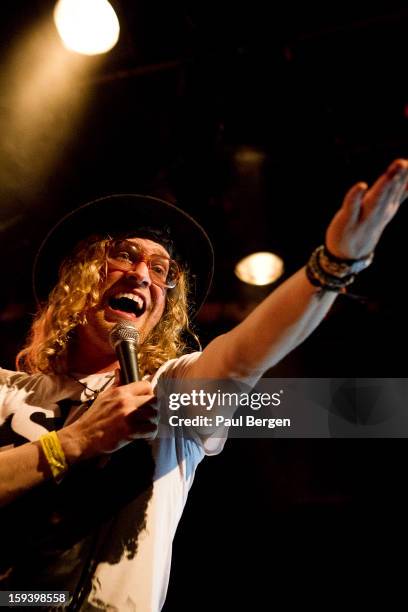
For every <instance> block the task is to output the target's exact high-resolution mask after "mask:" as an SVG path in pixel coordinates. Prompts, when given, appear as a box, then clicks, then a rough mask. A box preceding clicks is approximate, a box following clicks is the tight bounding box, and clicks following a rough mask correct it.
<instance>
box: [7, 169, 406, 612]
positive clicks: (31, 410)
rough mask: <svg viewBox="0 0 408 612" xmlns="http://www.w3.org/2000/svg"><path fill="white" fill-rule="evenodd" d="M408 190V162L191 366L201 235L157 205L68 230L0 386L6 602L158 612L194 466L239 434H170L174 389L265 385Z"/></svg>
mask: <svg viewBox="0 0 408 612" xmlns="http://www.w3.org/2000/svg"><path fill="white" fill-rule="evenodd" d="M407 183H408V161H407V160H396V161H395V162H394V163H393V164H391V166H390V167H389V168H388V169H387V171H386V172H385V173H384V174H383V175H382V176H381V177H379V179H378V180H377V181H376V182H375V183H374V184H373V185H372V186H371V187H370V188H369V187H368V186H367V185H366V184H365V183H358V184H357V185H355V186H354V187H353V188H352V189H351V190H350V191H349V192H348V193H347V195H346V197H345V199H344V202H343V205H342V207H341V209H340V210H339V211H338V212H337V214H336V215H335V217H334V218H333V220H332V222H331V223H330V225H329V228H328V230H327V232H326V240H325V245H324V246H322V247H319V248H318V249H316V250H315V251H314V252H313V254H312V256H311V258H310V260H309V262H308V264H307V266H306V267H305V268H302V269H301V270H299V271H298V272H297V273H296V274H294V275H293V276H292V277H291V278H289V279H288V280H287V281H286V282H284V283H283V284H282V285H280V286H279V288H278V289H276V290H275V291H273V292H272V293H271V294H270V295H269V297H267V298H266V299H265V300H264V301H263V302H262V303H261V304H260V305H259V306H258V307H257V308H256V309H255V310H254V311H253V312H252V313H251V314H250V315H249V316H248V317H247V318H246V319H245V320H244V321H243V322H242V323H240V324H239V325H238V326H237V327H235V328H234V329H232V330H231V331H229V332H228V333H226V334H223V335H222V336H219V337H217V338H215V339H214V340H213V341H212V342H211V343H210V344H209V345H208V346H207V347H206V348H205V349H204V350H203V351H196V352H187V343H188V336H189V334H190V335H193V334H192V332H190V329H189V316H191V314H194V312H195V311H197V310H198V308H199V307H200V305H201V304H202V302H203V301H204V299H205V297H206V295H207V292H208V289H209V286H210V283H211V278H212V270H213V253H212V247H211V244H210V242H209V239H208V237H207V235H206V233H205V232H204V230H203V229H202V228H201V227H200V226H199V225H198V224H197V223H196V222H195V221H194V220H193V219H192V218H191V217H190V216H188V215H187V214H186V213H184V212H183V211H182V210H180V209H178V208H177V207H175V206H173V205H171V204H168V203H166V202H163V201H161V200H158V199H156V198H152V197H148V196H136V195H118V196H110V197H107V198H102V199H100V200H96V201H94V202H91V203H89V204H86V205H85V206H82V207H81V208H79V209H77V210H75V211H73V212H72V213H70V214H69V215H67V216H66V217H64V219H62V220H61V221H60V222H59V223H58V224H57V225H56V226H55V227H54V228H53V229H52V230H51V232H50V233H49V234H48V236H47V238H46V239H45V241H44V243H43V244H42V246H41V248H40V251H39V253H38V255H37V258H36V261H35V265H34V289H35V292H36V296H37V299H38V301H39V303H40V307H39V311H38V313H37V316H36V318H35V321H34V323H33V325H32V329H31V333H30V336H29V338H28V341H27V344H26V346H25V347H24V348H23V350H22V351H21V352H20V353H19V355H18V356H17V364H18V371H17V372H12V371H7V370H0V446H1V447H2V448H1V450H2V452H0V505H1V506H2V508H1V514H0V516H1V552H0V589H2V590H24V591H30V590H31V591H44V592H45V591H54V592H62V591H68V592H69V594H70V599H69V601H70V604H69V606H70V607H69V609H70V610H81V611H85V610H118V611H120V612H122V611H127V610H129V611H135V610H137V611H143V612H150V611H157V610H160V609H161V607H162V606H163V603H164V600H165V595H166V590H167V584H168V578H169V572H170V561H171V547H172V541H173V538H174V535H175V531H176V528H177V524H178V522H179V520H180V517H181V514H182V512H183V508H184V505H185V502H186V499H187V495H188V492H189V489H190V486H191V484H192V481H193V478H194V473H195V470H196V467H197V465H198V463H199V462H200V461H201V460H202V458H203V457H204V455H205V454H207V455H211V454H215V453H218V452H220V451H221V449H222V447H223V444H224V441H225V435H226V434H225V431H217V430H216V429H215V428H211V427H203V428H196V429H195V430H193V431H191V430H189V431H187V430H185V431H184V430H183V429H181V430H179V431H178V432H177V434H176V433H173V434H172V435H167V436H160V435H157V432H158V423H159V415H163V414H165V413H166V412H167V411H168V403H166V399H165V396H163V395H160V394H159V393H158V392H157V390H158V389H159V387H160V383H161V381H165V380H169V379H182V380H190V379H191V380H193V379H227V380H234V381H239V382H243V383H246V382H247V383H249V384H251V385H252V384H253V383H254V382H256V380H257V379H258V378H260V377H261V376H262V374H263V373H264V372H265V371H266V370H268V369H270V368H271V367H272V366H274V365H275V364H276V363H277V362H278V361H280V360H281V359H282V358H283V357H285V356H286V355H287V354H288V353H289V352H290V351H291V350H292V349H293V348H295V347H296V346H298V345H299V344H300V343H301V342H302V341H303V340H304V339H305V338H306V337H307V336H308V335H309V334H310V333H311V332H312V331H313V330H314V329H315V328H316V326H317V325H318V324H319V323H320V322H321V321H322V319H323V318H324V316H325V315H326V313H327V312H328V310H329V308H330V307H331V305H332V304H333V302H334V300H335V298H336V296H337V295H338V293H339V292H344V291H346V288H347V286H349V285H350V284H351V283H352V281H353V280H354V277H355V275H356V274H358V273H359V272H360V271H361V270H363V269H364V268H365V267H367V266H368V265H369V264H370V263H371V261H372V258H373V252H374V249H375V246H376V245H377V243H378V240H379V238H380V236H381V234H382V231H383V230H384V228H385V226H386V225H387V224H388V222H389V221H390V220H391V219H392V217H393V216H394V215H395V213H396V211H397V209H398V207H399V205H400V203H401V202H402V201H403V199H404V198H405V195H406V189H407ZM123 320H125V321H128V322H130V323H131V324H132V325H134V326H135V327H136V329H137V331H138V333H139V340H140V344H139V355H138V361H139V369H140V374H141V378H142V380H140V382H132V383H130V384H122V381H123V378H121V376H120V373H119V371H118V362H117V357H116V353H115V350H114V348H112V345H111V342H110V335H111V331H112V329H113V328H114V327H115V326H116V325H117V323H118V322H119V321H123ZM186 412H187V416H188V409H186ZM231 413H232V408H231ZM194 414H197V409H195V413H194ZM195 554H197V551H196V552H195ZM60 603H61V605H62V604H63V603H64V602H63V601H62V600H61V601H60ZM55 605H56V604H55V601H54V602H53V608H52V609H54V610H55V609H56V607H55ZM43 607H44V608H47V603H46V602H44V606H43Z"/></svg>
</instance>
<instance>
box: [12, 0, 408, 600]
mask: <svg viewBox="0 0 408 612" xmlns="http://www.w3.org/2000/svg"><path fill="white" fill-rule="evenodd" d="M112 4H113V5H114V6H115V8H116V9H117V12H118V15H119V18H120V22H121V38H120V41H119V43H118V45H117V47H115V48H114V49H113V50H112V51H111V52H110V53H109V54H107V55H106V56H103V58H102V59H99V60H95V59H90V60H89V61H88V60H87V61H88V64H87V66H86V69H85V70H84V71H83V72H81V74H80V75H78V80H77V81H75V80H73V82H72V84H71V86H70V90H69V94H67V96H66V98H63V99H62V100H60V102H59V103H58V104H53V103H52V100H53V99H54V97H55V94H56V88H57V86H58V85H57V83H56V82H54V81H53V80H52V79H51V80H50V81H49V82H46V83H45V85H44V88H45V92H46V95H44V91H43V93H42V97H41V104H43V106H41V108H40V113H39V115H40V117H41V121H40V124H41V125H40V127H39V128H38V129H37V131H36V132H35V138H32V139H24V138H21V134H19V133H18V131H16V132H13V129H12V126H13V122H12V121H11V118H12V117H13V113H14V110H13V109H14V107H13V97H12V95H11V93H12V90H13V87H15V84H16V83H17V82H19V83H20V87H23V89H24V83H25V82H26V83H27V84H28V83H30V82H31V77H32V74H33V66H34V63H33V62H34V60H35V57H34V56H31V57H30V58H29V57H27V56H25V55H24V52H22V53H21V56H20V58H19V60H18V62H17V64H18V66H19V70H20V73H19V74H20V76H19V77H18V78H17V77H15V75H14V74H13V70H14V68H15V66H16V65H17V64H16V62H15V61H14V63H13V61H12V60H11V59H10V58H11V57H12V56H13V57H14V55H13V54H14V53H15V50H16V49H17V50H18V49H19V48H21V49H24V48H25V46H24V45H25V42H24V41H25V40H26V39H27V37H28V35H29V34H30V33H31V32H33V31H34V32H35V30H36V28H37V27H39V25H37V24H40V23H41V24H43V22H44V20H45V21H47V19H48V20H49V15H50V12H51V9H52V7H53V2H48V1H46V0H44V1H38V0H37V1H34V0H31V2H30V3H27V2H23V1H22V0H15V1H14V2H13V3H5V4H4V5H2V20H1V23H0V29H1V34H2V37H1V40H2V54H1V61H0V70H1V77H0V128H1V131H2V134H3V137H2V139H1V140H2V141H1V144H0V165H1V168H0V178H1V184H0V190H1V202H2V203H1V209H0V242H1V244H0V253H1V257H2V263H3V265H2V287H3V290H2V292H1V298H0V330H1V337H2V343H1V346H0V353H1V355H0V357H1V363H2V365H3V367H9V368H12V367H13V359H14V355H15V353H16V351H17V349H18V348H19V347H20V346H21V344H22V342H23V338H24V336H25V333H26V331H27V329H28V327H29V325H30V321H31V317H32V314H33V312H34V309H35V306H34V303H33V299H32V295H31V281H30V269H31V263H32V259H33V257H34V254H35V252H36V249H37V248H38V246H39V244H40V242H41V239H42V237H43V236H44V234H45V232H46V231H47V230H48V229H49V227H50V226H51V225H52V224H53V222H54V221H55V220H57V219H58V218H59V217H60V216H61V214H63V213H64V212H67V211H69V210H71V209H73V208H75V207H77V206H78V205H79V204H81V203H83V202H86V201H88V200H91V199H94V198H96V197H99V196H103V195H106V194H109V193H119V192H134V193H152V194H156V195H158V196H161V197H164V198H167V199H169V200H171V201H174V202H177V203H178V204H179V206H181V207H182V208H184V209H185V210H187V211H188V212H190V213H191V214H193V216H195V217H196V218H197V219H198V220H199V221H200V222H201V223H202V224H203V226H204V227H205V228H206V229H207V231H208V233H209V235H210V237H211V239H212V240H213V243H214V247H215V253H216V274H215V282H214V286H213V290H212V292H211V294H210V297H209V300H208V303H207V305H206V306H205V307H204V308H203V309H202V311H201V313H200V316H199V318H198V320H197V329H198V331H199V333H200V336H201V338H202V340H203V344H206V343H207V342H208V341H209V340H210V339H211V338H212V337H214V335H216V334H217V333H220V332H222V331H224V330H227V329H229V328H230V327H231V326H232V325H234V324H236V323H237V322H239V320H241V319H242V317H243V316H244V315H245V313H246V312H248V311H249V310H250V309H251V308H252V307H253V305H254V303H256V302H257V301H259V300H260V299H261V298H262V297H263V296H264V295H265V294H266V292H265V290H264V289H248V288H245V287H244V286H243V285H242V284H241V283H240V282H239V281H238V280H236V279H235V278H234V275H233V268H234V265H235V263H236V262H237V260H238V259H239V258H240V257H242V256H243V255H246V254H248V253H249V252H251V251H253V250H263V249H265V248H267V249H271V250H274V251H275V252H278V253H279V254H280V255H281V256H282V257H283V259H284V261H285V268H286V272H285V277H287V276H289V275H290V274H291V273H292V272H294V271H295V270H296V269H297V268H298V267H300V266H301V265H303V264H304V262H305V261H306V260H307V258H308V257H309V254H310V252H311V250H312V249H313V248H314V247H315V246H316V245H318V244H320V243H322V241H323V238H324V231H325V228H326V226H327V224H328V222H329V220H330V218H331V217H332V215H333V214H334V212H335V211H336V209H337V207H338V206H339V205H340V203H341V201H342V198H343V196H344V193H345V192H346V191H347V189H348V188H349V187H350V186H351V185H352V184H353V183H354V182H356V181H358V180H366V181H368V182H370V181H372V180H373V179H375V178H376V177H377V175H378V174H379V173H381V172H382V171H383V170H384V169H385V167H386V166H387V165H388V164H389V163H390V162H391V161H392V160H393V159H394V158H395V157H406V156H408V132H407V123H408V95H407V93H408V92H407V70H406V57H407V51H406V36H407V35H406V32H407V28H408V7H407V5H406V3H403V2H387V3H385V2H379V3H376V4H375V5H373V4H372V5H371V6H370V7H367V6H365V5H364V4H363V3H362V2H354V3H351V4H350V6H348V5H346V4H344V3H340V2H337V3H334V4H333V3H330V4H326V6H324V7H318V6H317V3H314V4H312V3H303V4H302V6H294V5H292V4H290V3H283V4H280V5H275V4H271V3H266V2H257V1H253V2H251V3H249V4H248V5H244V6H242V7H241V6H238V5H237V4H236V3H232V2H231V3H228V2H225V1H219V2H216V3H212V2H197V1H196V2H179V1H177V0H175V1H174V2H171V3H170V2H164V1H160V2H147V1H141V2H133V1H132V2H131V1H126V0H122V1H119V0H118V1H116V0H115V2H112ZM41 27H43V26H41ZM47 31H48V32H49V34H47V36H48V35H49V36H51V38H52V37H54V38H55V37H56V35H55V34H53V33H52V25H51V24H50V26H49V30H47ZM26 53H29V52H26ZM47 59H49V58H47V57H46V55H45V56H44V57H43V58H42V61H43V62H46V61H47ZM24 71H26V75H25V72H24ZM20 77H21V78H20ZM19 79H20V80H19ZM78 100H80V101H81V107H82V112H81V113H80V115H77V112H76V108H77V107H76V104H77V103H78ZM83 100H84V102H83V103H82V101H83ZM28 116H29V113H28ZM10 126H11V127H10ZM5 134H6V136H7V137H5V136H4V135H5ZM26 143H29V146H28V145H27V148H25V146H26ZM45 160H47V163H45ZM42 162H44V163H42ZM407 214H408V213H407V210H406V209H405V208H404V207H402V209H401V210H400V212H399V214H398V216H397V218H396V219H395V220H394V222H393V223H392V225H391V226H390V227H389V228H387V230H386V233H385V235H384V236H383V240H382V243H381V245H380V246H379V247H378V249H377V252H376V259H375V263H374V264H373V266H372V268H370V269H369V270H368V271H366V272H365V273H364V274H363V275H362V276H361V278H359V279H358V281H357V282H356V284H355V287H354V288H353V292H355V293H357V294H359V295H362V296H364V297H365V299H364V300H360V301H358V300H352V299H351V298H346V297H341V298H339V299H338V301H337V302H336V304H335V306H334V307H333V309H332V311H331V312H330V314H329V315H328V316H327V317H326V319H325V321H324V322H323V324H322V325H321V327H320V328H319V330H318V331H317V332H316V333H315V334H314V335H313V336H312V337H311V338H310V339H308V340H307V341H306V342H305V343H304V344H303V345H302V346H301V347H299V348H298V349H297V350H295V351H294V352H293V353H292V354H291V355H289V356H288V357H287V358H286V359H285V360H284V361H283V362H281V363H280V364H279V365H278V366H277V367H276V368H275V369H274V371H273V372H271V373H270V375H276V376H280V377H285V376H287V377H405V376H406V358H405V351H404V349H405V346H406V341H407V331H406V325H405V313H406V306H405V299H406V298H405V278H406V275H405V252H406V232H407V228H408V217H407ZM268 290H270V288H268ZM405 474H406V443H405V440H403V439H394V440H386V439H384V440H381V439H379V440H364V439H362V440H342V439H337V440H334V439H333V440H278V439H275V440H257V441H255V440H231V441H229V442H228V443H227V446H226V449H225V451H224V452H223V453H222V454H221V455H219V456H217V457H215V458H211V459H207V460H206V461H204V462H203V464H202V465H201V466H200V467H199V469H198V472H197V482H196V483H195V484H194V487H193V489H192V493H191V497H190V499H189V502H188V504H187V509H186V512H185V515H184V516H183V519H182V522H181V524H180V528H179V532H178V535H177V538H176V541H175V554H174V562H173V571H172V578H171V584H170V590H169V595H168V601H167V604H166V608H165V609H166V612H173V611H176V612H179V611H181V610H201V609H202V610H223V609H224V608H225V607H232V608H236V609H247V608H248V607H250V606H251V607H252V608H254V609H268V608H269V607H271V608H272V606H273V605H274V604H275V603H276V599H277V598H278V597H280V596H282V598H283V601H284V602H285V603H289V601H290V600H292V598H295V597H298V596H300V597H301V598H302V601H303V602H304V603H305V602H309V603H317V602H318V601H319V600H321V599H323V586H324V585H325V586H326V587H329V589H330V593H331V598H332V599H333V598H334V599H337V598H338V597H339V596H340V595H341V594H343V595H344V594H347V593H349V589H351V588H352V587H353V588H355V587H358V588H360V590H361V593H365V595H366V596H367V594H368V593H367V591H368V590H369V591H370V593H371V595H373V588H372V587H373V584H374V585H375V589H374V594H376V593H377V589H378V588H379V587H380V586H381V585H387V588H388V589H389V596H390V593H391V592H393V591H394V587H395V585H396V584H397V583H398V579H397V577H396V574H395V575H394V581H393V582H392V583H388V582H386V581H385V579H384V573H385V571H386V569H387V568H388V569H390V568H394V564H393V561H392V560H393V559H394V557H395V555H394V549H392V548H391V547H392V546H396V547H398V546H400V547H401V548H402V547H403V538H404V526H405V525H404V520H403V516H404V511H405V509H406V502H405V487H406V476H405ZM383 545H387V551H386V552H385V553H384V552H381V551H380V549H381V546H383ZM312 559H313V562H312V561H311V560H312ZM368 584H369V585H371V586H370V589H368V588H367V590H366V591H365V588H366V587H367V585H368ZM216 589H217V592H218V594H217V595H215V590H216ZM326 601H327V602H329V601H331V599H329V600H326Z"/></svg>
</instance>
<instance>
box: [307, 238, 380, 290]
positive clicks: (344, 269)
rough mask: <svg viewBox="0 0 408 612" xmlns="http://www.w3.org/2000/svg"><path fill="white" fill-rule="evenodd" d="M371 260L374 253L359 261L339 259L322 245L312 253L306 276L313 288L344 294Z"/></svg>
mask: <svg viewBox="0 0 408 612" xmlns="http://www.w3.org/2000/svg"><path fill="white" fill-rule="evenodd" d="M373 258H374V252H372V253H370V254H369V255H367V257H362V258H361V259H340V258H339V257H336V256H335V255H333V254H332V253H330V251H329V250H328V249H327V247H326V246H323V245H322V246H319V247H317V249H316V250H315V251H313V253H312V255H311V257H310V259H309V261H308V263H307V266H306V275H307V278H308V279H309V281H310V282H311V283H312V285H315V287H319V288H320V289H326V290H328V291H335V292H336V293H344V292H345V291H346V287H348V285H351V283H352V282H353V281H354V279H355V276H356V274H358V273H359V272H361V271H362V270H365V268H368V266H369V265H370V264H371V262H372V261H373Z"/></svg>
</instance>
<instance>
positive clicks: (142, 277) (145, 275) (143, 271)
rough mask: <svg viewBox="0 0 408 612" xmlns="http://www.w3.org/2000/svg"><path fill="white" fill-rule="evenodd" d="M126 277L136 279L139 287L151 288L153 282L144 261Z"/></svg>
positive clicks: (137, 264) (127, 273) (135, 266)
mask: <svg viewBox="0 0 408 612" xmlns="http://www.w3.org/2000/svg"><path fill="white" fill-rule="evenodd" d="M126 276H131V277H132V278H134V279H136V281H137V285H138V286H139V287H145V288H147V287H150V285H151V284H152V280H151V278H150V273H149V268H148V266H147V264H146V262H144V261H139V262H138V263H136V264H135V265H134V267H133V268H132V269H131V270H129V271H128V272H126Z"/></svg>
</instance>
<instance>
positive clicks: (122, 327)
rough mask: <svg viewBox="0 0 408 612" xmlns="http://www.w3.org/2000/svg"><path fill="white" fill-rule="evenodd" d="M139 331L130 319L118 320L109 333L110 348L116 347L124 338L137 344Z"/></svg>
mask: <svg viewBox="0 0 408 612" xmlns="http://www.w3.org/2000/svg"><path fill="white" fill-rule="evenodd" d="M139 337H140V335H139V332H138V330H137V329H136V327H135V326H134V325H133V323H131V322H130V321H119V323H117V324H116V325H115V327H114V328H113V329H112V331H111V332H110V334H109V340H110V343H111V346H112V348H114V349H115V348H116V346H117V344H118V343H119V342H123V341H124V340H125V341H127V342H133V343H134V344H136V345H137V344H139Z"/></svg>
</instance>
